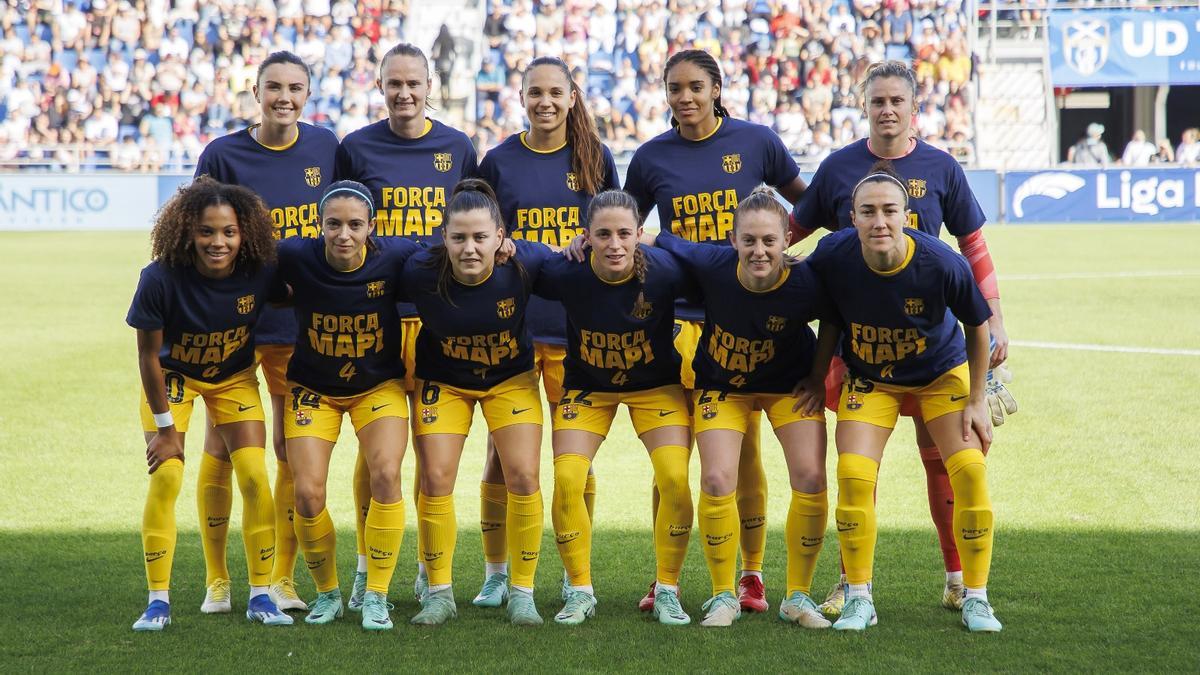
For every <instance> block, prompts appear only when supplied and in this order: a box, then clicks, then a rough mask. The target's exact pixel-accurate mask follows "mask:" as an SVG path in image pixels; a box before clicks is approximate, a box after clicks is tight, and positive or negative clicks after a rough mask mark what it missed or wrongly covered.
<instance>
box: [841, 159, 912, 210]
mask: <svg viewBox="0 0 1200 675" xmlns="http://www.w3.org/2000/svg"><path fill="white" fill-rule="evenodd" d="M871 183H887V184H890V185H894V186H895V187H896V189H898V190H899V191H900V194H901V195H902V198H903V200H904V202H903V203H904V208H906V209H907V208H908V188H907V187H905V182H904V177H903V176H901V175H900V174H899V173H897V172H896V168H895V167H894V166H892V163H891V162H889V161H888V160H886V159H881V160H879V161H878V162H875V164H873V165H872V166H871V170H870V171H868V172H867V175H866V176H865V177H863V179H862V180H860V181H858V184H857V185H855V186H854V190H852V191H851V192H850V203H851V204H852V205H853V204H854V200H855V198H856V197H858V191H859V190H860V189H862V186H864V185H869V184H871Z"/></svg>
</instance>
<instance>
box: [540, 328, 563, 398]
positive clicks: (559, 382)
mask: <svg viewBox="0 0 1200 675" xmlns="http://www.w3.org/2000/svg"><path fill="white" fill-rule="evenodd" d="M565 358H567V348H566V347H564V346H562V345H548V344H544V343H541V342H535V343H533V369H534V370H536V371H537V372H539V373H541V374H542V388H543V389H545V390H546V401H547V402H548V403H549V404H550V407H551V408H553V407H554V406H555V405H556V404H557V403H558V402H559V401H560V400H562V396H563V359H565Z"/></svg>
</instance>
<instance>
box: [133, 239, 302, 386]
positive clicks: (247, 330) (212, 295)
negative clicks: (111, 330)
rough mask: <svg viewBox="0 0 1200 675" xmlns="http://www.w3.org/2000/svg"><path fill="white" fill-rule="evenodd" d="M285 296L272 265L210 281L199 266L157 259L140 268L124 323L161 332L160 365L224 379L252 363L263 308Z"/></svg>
mask: <svg viewBox="0 0 1200 675" xmlns="http://www.w3.org/2000/svg"><path fill="white" fill-rule="evenodd" d="M286 294H287V289H285V288H284V287H283V286H282V285H281V284H279V283H278V281H277V280H276V279H275V270H274V269H273V268H262V269H257V270H246V269H240V270H239V269H235V270H234V272H233V274H231V275H229V276H228V277H225V278H223V279H211V278H209V277H206V276H204V275H203V274H200V272H199V271H197V270H196V268H195V267H193V266H191V265H188V266H186V267H171V266H169V265H166V264H164V263H162V262H159V261H155V262H152V263H150V264H149V265H147V266H146V267H145V268H144V269H143V270H142V276H141V278H140V279H139V280H138V285H137V291H135V292H134V295H133V303H132V304H131V305H130V307H129V314H128V315H127V316H126V317H125V322H126V323H128V324H129V325H130V326H132V327H134V328H138V329H141V330H161V331H162V333H163V341H162V350H161V351H159V353H158V359H159V363H160V364H161V365H162V367H163V368H164V369H167V370H173V371H176V372H179V373H182V374H184V375H186V376H187V377H190V378H192V379H195V380H200V381H202V382H221V381H222V380H225V379H226V378H228V377H229V376H231V375H234V374H237V373H239V372H241V371H243V370H246V369H247V368H250V367H252V366H253V365H254V334H255V331H256V328H257V326H256V324H257V322H258V320H259V317H260V315H261V312H262V310H263V307H265V306H266V304H267V303H268V302H278V301H280V300H283V298H284V296H285V295H286Z"/></svg>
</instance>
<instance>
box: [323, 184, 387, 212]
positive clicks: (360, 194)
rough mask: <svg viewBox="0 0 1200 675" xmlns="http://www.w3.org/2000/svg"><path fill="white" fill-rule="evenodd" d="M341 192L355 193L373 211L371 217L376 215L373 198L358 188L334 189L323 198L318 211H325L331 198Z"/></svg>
mask: <svg viewBox="0 0 1200 675" xmlns="http://www.w3.org/2000/svg"><path fill="white" fill-rule="evenodd" d="M339 192H351V193H354V194H355V195H356V196H358V197H359V198H361V199H362V200H363V201H364V202H366V203H367V206H368V207H369V208H370V209H371V215H372V216H374V215H375V202H373V201H371V196H370V195H368V194H366V193H364V192H363V191H362V190H359V189H358V188H352V187H340V188H334V189H332V190H330V191H329V192H326V193H325V196H324V197H321V201H320V202H318V203H317V211H323V210H325V202H327V201H329V198H330V197H332V196H334V195H336V194H337V193H339Z"/></svg>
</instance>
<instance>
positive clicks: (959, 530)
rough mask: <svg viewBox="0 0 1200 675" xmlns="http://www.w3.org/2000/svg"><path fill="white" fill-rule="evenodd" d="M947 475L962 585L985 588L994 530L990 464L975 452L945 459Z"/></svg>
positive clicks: (970, 450)
mask: <svg viewBox="0 0 1200 675" xmlns="http://www.w3.org/2000/svg"><path fill="white" fill-rule="evenodd" d="M946 473H948V474H950V486H951V487H953V488H954V542H955V543H956V544H957V545H958V555H959V558H961V559H962V567H963V585H964V586H966V587H967V588H986V587H987V581H988V572H989V571H990V570H991V567H992V536H993V531H994V530H995V524H994V522H993V521H994V519H995V515H994V514H993V513H992V500H991V498H989V497H988V486H987V463H986V462H985V461H984V459H983V453H982V452H980V451H979V450H976V449H974V448H971V449H967V450H960V451H958V452H956V453H954V454H953V455H950V457H949V458H948V459H946Z"/></svg>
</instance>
